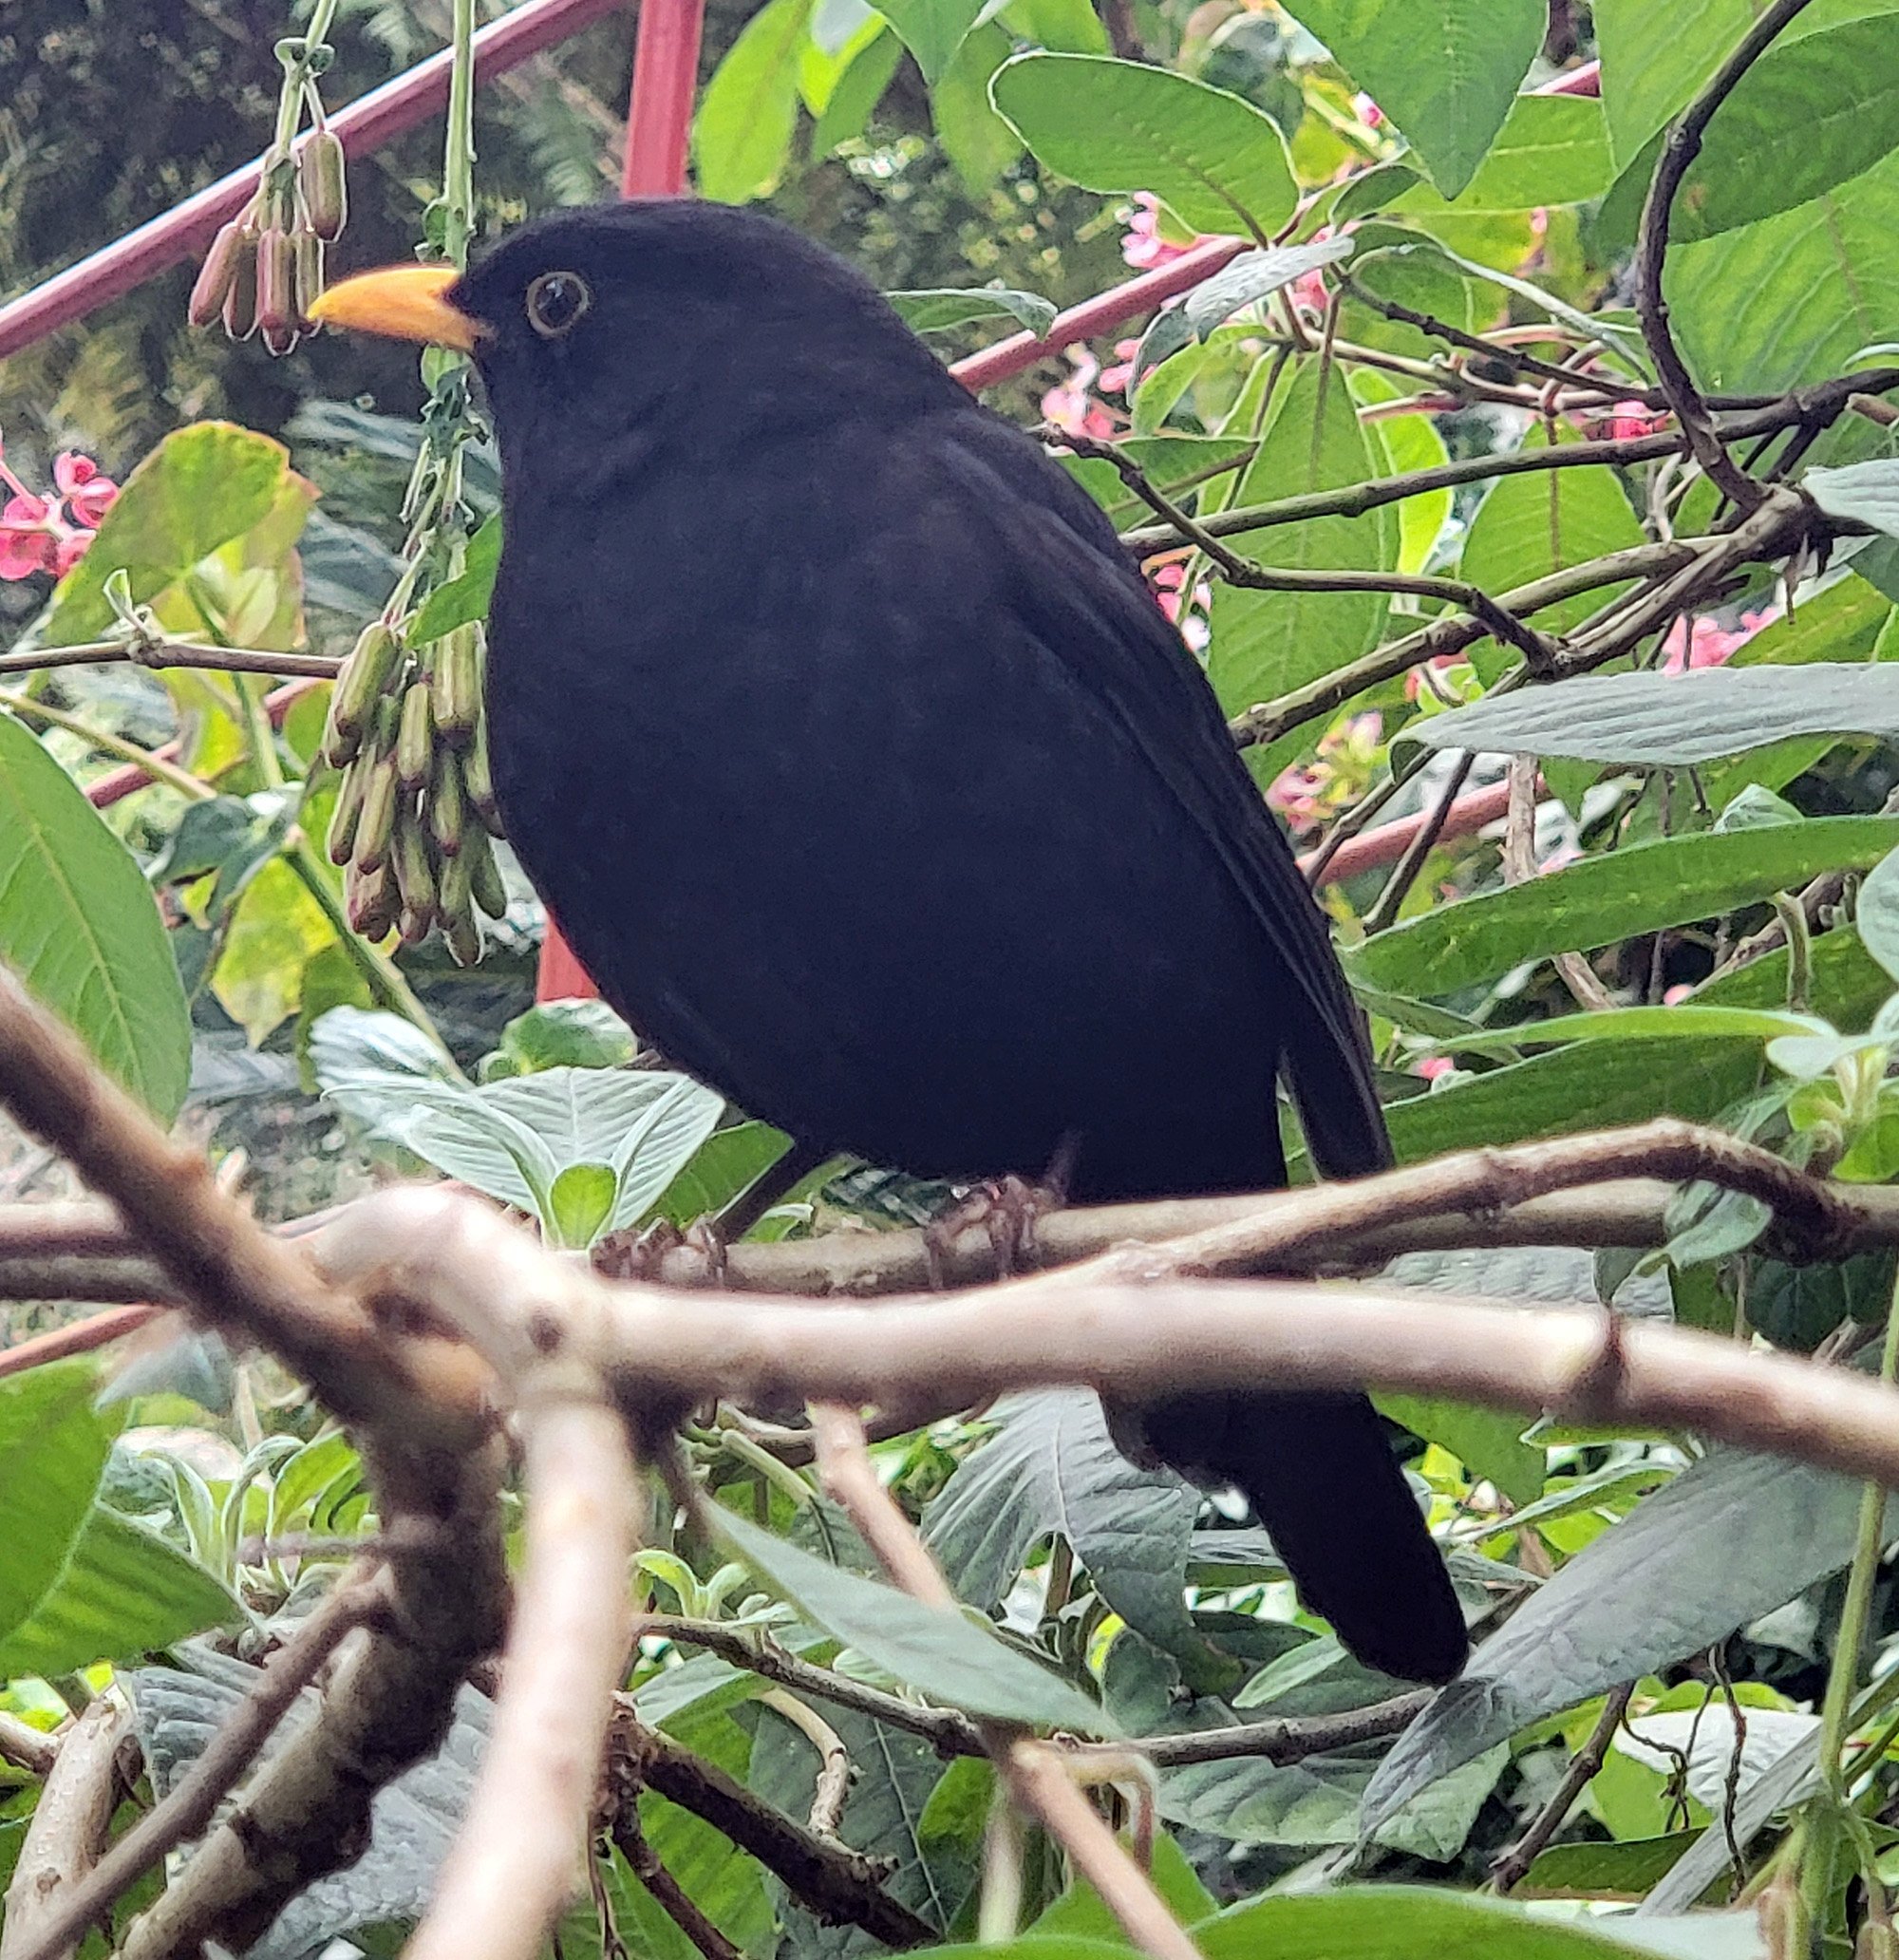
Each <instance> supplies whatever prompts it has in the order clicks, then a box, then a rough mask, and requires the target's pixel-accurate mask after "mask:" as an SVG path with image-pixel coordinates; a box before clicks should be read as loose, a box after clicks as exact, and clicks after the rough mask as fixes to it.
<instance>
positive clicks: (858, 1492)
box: [811, 1403, 1197, 1960]
mask: <svg viewBox="0 0 1899 1960" xmlns="http://www.w3.org/2000/svg"><path fill="white" fill-rule="evenodd" d="M811 1423H812V1428H813V1429H814V1431H815V1432H816V1435H817V1442H818V1473H819V1475H820V1476H821V1477H822V1478H823V1479H824V1484H825V1488H826V1489H827V1490H829V1492H830V1493H831V1495H832V1497H833V1498H836V1499H837V1502H838V1503H839V1504H841V1505H842V1506H843V1507H844V1509H845V1511H846V1512H847V1513H848V1514H849V1515H850V1518H851V1521H852V1523H854V1524H855V1526H856V1527H857V1530H858V1531H859V1533H861V1534H862V1536H863V1538H864V1542H865V1543H866V1544H868V1545H869V1546H870V1548H871V1549H872V1551H873V1552H874V1553H875V1554H876V1555H877V1560H878V1563H879V1564H881V1565H882V1566H883V1568H884V1570H885V1571H886V1572H887V1573H888V1574H890V1576H891V1577H892V1579H893V1580H894V1581H895V1583H896V1584H897V1585H898V1586H900V1587H901V1588H902V1589H903V1591H904V1592H906V1593H910V1594H911V1595H912V1598H916V1599H921V1600H925V1601H927V1602H928V1603H929V1604H931V1605H932V1606H937V1607H940V1608H942V1610H943V1611H945V1612H951V1613H953V1612H955V1611H958V1608H957V1605H956V1596H955V1594H954V1593H951V1592H950V1590H949V1583H948V1581H946V1580H945V1578H944V1576H943V1574H942V1573H941V1572H939V1571H938V1570H937V1567H936V1561H935V1560H934V1559H932V1558H931V1555H930V1553H929V1551H928V1550H927V1548H926V1547H925V1545H924V1542H923V1540H922V1539H921V1538H920V1537H919V1536H917V1534H916V1530H915V1527H914V1526H912V1523H911V1522H910V1520H909V1519H908V1518H907V1517H905V1516H904V1515H903V1513H902V1512H901V1511H900V1510H899V1509H898V1508H897V1504H896V1500H895V1498H893V1497H892V1496H891V1494H890V1493H889V1492H888V1491H887V1490H886V1489H885V1488H884V1487H883V1485H882V1484H881V1483H880V1482H879V1481H878V1480H877V1473H876V1468H875V1466H874V1464H873V1463H872V1461H871V1453H870V1448H869V1445H868V1444H867V1442H865V1439H864V1427H863V1423H862V1422H861V1421H860V1420H859V1418H858V1416H857V1413H856V1411H855V1409H854V1408H851V1407H849V1406H847V1405H845V1404H841V1403H815V1404H813V1405H812V1410H811ZM977 1727H978V1729H979V1730H980V1731H981V1733H982V1737H983V1743H984V1746H985V1748H986V1749H987V1752H988V1754H989V1757H990V1759H991V1760H992V1761H993V1762H994V1763H995V1765H996V1771H997V1774H998V1775H999V1776H1000V1777H1001V1778H1002V1780H1003V1781H1004V1782H1005V1783H1006V1785H1007V1787H1008V1790H1009V1794H1010V1795H1011V1796H1012V1797H1013V1798H1014V1799H1015V1800H1016V1801H1017V1803H1019V1804H1020V1805H1021V1806H1022V1807H1023V1809H1025V1811H1027V1812H1029V1813H1030V1815H1032V1816H1034V1817H1035V1818H1037V1819H1040V1820H1041V1822H1042V1823H1043V1825H1044V1827H1045V1828H1046V1829H1047V1831H1048V1833H1049V1835H1050V1836H1051V1837H1053V1838H1055V1839H1056V1841H1057V1842H1058V1843H1060V1844H1061V1845H1062V1848H1063V1849H1064V1850H1065V1851H1066V1852H1067V1854H1068V1856H1069V1857H1070V1858H1071V1859H1072V1860H1073V1861H1074V1864H1075V1868H1076V1870H1077V1871H1078V1872H1080V1873H1081V1875H1083V1876H1084V1877H1086V1878H1087V1879H1088V1881H1089V1882H1090V1883H1091V1884H1092V1885H1093V1886H1094V1888H1095V1890H1096V1891H1097V1892H1098V1893H1099V1894H1100V1897H1101V1901H1102V1903H1103V1904H1104V1905H1106V1906H1107V1908H1108V1909H1109V1911H1110V1912H1112V1913H1114V1915H1115V1917H1116V1918H1117V1919H1119V1921H1120V1924H1121V1930H1122V1931H1123V1932H1125V1933H1126V1934H1127V1936H1128V1938H1129V1939H1130V1940H1131V1941H1133V1942H1134V1944H1135V1945H1136V1946H1138V1947H1139V1948H1140V1949H1141V1951H1143V1952H1146V1953H1149V1954H1151V1955H1153V1956H1154V1960H1197V1950H1196V1949H1195V1947H1194V1942H1193V1941H1192V1940H1191V1939H1189V1938H1188V1937H1187V1935H1186V1933H1185V1932H1183V1931H1182V1930H1181V1928H1180V1927H1179V1925H1178V1924H1177V1923H1176V1922H1175V1918H1174V1915H1173V1913H1170V1912H1169V1911H1168V1910H1167V1907H1166V1904H1165V1902H1164V1901H1163V1900H1162V1898H1161V1896H1160V1894H1158V1893H1157V1892H1156V1890H1155V1889H1154V1884H1153V1881H1152V1880H1151V1879H1150V1878H1149V1877H1148V1875H1146V1873H1144V1872H1143V1871H1142V1870H1141V1869H1140V1867H1139V1866H1138V1865H1137V1864H1136V1863H1135V1861H1134V1860H1133V1859H1132V1858H1131V1857H1129V1856H1128V1855H1127V1853H1126V1852H1125V1851H1123V1850H1122V1849H1121V1847H1120V1845H1119V1842H1118V1841H1117V1840H1116V1838H1115V1834H1114V1833H1113V1832H1112V1831H1111V1830H1110V1829H1109V1828H1108V1826H1107V1824H1106V1823H1105V1822H1104V1821H1103V1820H1102V1819H1101V1817H1100V1813H1099V1812H1098V1811H1097V1810H1096V1809H1095V1807H1094V1806H1093V1805H1092V1804H1091V1803H1090V1802H1089V1801H1088V1800H1087V1799H1086V1798H1085V1797H1084V1796H1083V1795H1082V1794H1081V1790H1080V1789H1079V1788H1078V1787H1077V1785H1076V1783H1075V1781H1074V1778H1073V1777H1072V1776H1071V1775H1070V1774H1069V1771H1068V1769H1067V1767H1066V1765H1065V1764H1064V1763H1063V1762H1062V1757H1061V1754H1060V1752H1059V1751H1057V1750H1056V1749H1054V1748H1052V1747H1051V1746H1050V1745H1049V1744H1048V1743H1038V1742H1036V1741H1034V1740H1033V1739H1032V1738H1030V1737H1028V1736H1025V1735H1024V1734H1023V1733H1022V1732H1021V1731H1020V1730H1019V1729H1015V1728H1012V1727H1010V1726H1009V1725H1007V1724H1002V1723H996V1722H979V1723H978V1724H977Z"/></svg>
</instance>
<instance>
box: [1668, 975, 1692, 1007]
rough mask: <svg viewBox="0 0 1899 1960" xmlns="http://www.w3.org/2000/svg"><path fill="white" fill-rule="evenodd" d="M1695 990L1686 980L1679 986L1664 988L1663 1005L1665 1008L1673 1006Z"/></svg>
mask: <svg viewBox="0 0 1899 1960" xmlns="http://www.w3.org/2000/svg"><path fill="white" fill-rule="evenodd" d="M1694 990H1695V989H1693V988H1692V987H1691V986H1689V984H1688V983H1687V982H1686V981H1685V980H1683V981H1682V982H1681V983H1680V984H1679V985H1677V986H1674V987H1669V988H1664V989H1663V993H1662V1005H1663V1006H1664V1008H1672V1007H1674V1006H1675V1005H1676V1004H1677V1003H1678V1002H1680V1001H1684V1000H1686V999H1687V997H1688V996H1689V995H1690V994H1691V993H1693V992H1694Z"/></svg>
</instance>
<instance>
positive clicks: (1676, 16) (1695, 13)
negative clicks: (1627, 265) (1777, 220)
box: [1594, 0, 1894, 174]
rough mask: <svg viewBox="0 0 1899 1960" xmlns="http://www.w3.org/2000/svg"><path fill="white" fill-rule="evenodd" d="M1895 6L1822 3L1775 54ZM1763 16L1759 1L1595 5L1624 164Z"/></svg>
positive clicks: (1866, 1)
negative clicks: (1824, 30) (1825, 30)
mask: <svg viewBox="0 0 1899 1960" xmlns="http://www.w3.org/2000/svg"><path fill="white" fill-rule="evenodd" d="M1893 4H1894V0H1816V4H1814V6H1811V7H1809V8H1808V9H1806V10H1805V11H1804V12H1803V13H1801V14H1800V15H1799V16H1798V17H1797V18H1796V19H1795V20H1794V21H1793V22H1792V23H1791V24H1790V25H1789V26H1788V28H1786V29H1785V30H1784V31H1783V33H1782V34H1781V37H1780V40H1779V43H1778V44H1777V47H1776V48H1775V49H1774V50H1773V55H1777V54H1779V53H1782V52H1784V51H1785V50H1786V49H1787V48H1788V47H1790V46H1791V45H1792V44H1793V43H1794V42H1796V40H1797V39H1798V38H1800V37H1801V36H1804V35H1807V34H1812V33H1814V32H1817V31H1818V30H1820V29H1821V28H1828V27H1832V26H1835V25H1837V24H1838V23H1839V22H1841V21H1846V20H1854V19H1857V18H1858V17H1860V16H1861V15H1865V14H1876V13H1889V12H1891V11H1892V10H1893ZM1758 12H1759V9H1758V7H1756V6H1755V5H1754V4H1753V0H1669V5H1668V6H1666V7H1658V6H1656V5H1655V4H1654V0H1596V6H1595V9H1594V14H1595V28H1596V40H1597V46H1598V49H1599V51H1600V53H1601V55H1602V67H1603V77H1602V92H1603V105H1604V107H1605V108H1606V109H1607V110H1608V125H1609V136H1610V139H1611V141H1613V142H1614V144H1615V157H1616V162H1617V163H1618V164H1619V165H1620V166H1622V167H1623V168H1625V169H1626V167H1627V166H1628V165H1629V164H1631V163H1632V162H1634V160H1635V159H1636V158H1637V156H1639V155H1640V153H1641V152H1642V151H1643V149H1644V148H1645V147H1646V145H1647V143H1648V141H1649V140H1650V138H1652V137H1654V136H1656V135H1657V134H1659V133H1660V131H1661V129H1662V127H1663V125H1664V123H1667V122H1668V121H1669V120H1670V118H1671V117H1673V116H1674V114H1675V112H1676V111H1677V110H1678V109H1682V108H1685V107H1686V106H1687V104H1688V101H1689V99H1690V98H1691V97H1692V96H1693V95H1695V93H1696V92H1697V91H1698V90H1699V89H1700V88H1701V86H1702V84H1703V83H1704V82H1706V81H1707V80H1708V79H1709V78H1710V77H1711V76H1712V75H1713V74H1714V71H1715V69H1716V68H1717V67H1719V66H1720V63H1721V61H1722V59H1723V57H1724V56H1725V55H1726V54H1727V53H1728V52H1729V50H1730V49H1731V48H1733V47H1734V46H1735V45H1736V43H1737V42H1739V39H1740V37H1741V36H1742V35H1743V34H1744V33H1746V32H1747V30H1748V28H1751V27H1752V26H1753V25H1754V22H1755V18H1756V16H1757V14H1758ZM1773 55H1770V56H1764V57H1763V58H1762V59H1763V60H1767V59H1771V58H1773ZM1838 79H1839V78H1837V77H1831V78H1829V79H1828V81H1827V84H1826V85H1825V86H1824V87H1823V88H1822V90H1821V92H1820V93H1819V94H1818V95H1816V96H1815V97H1814V98H1813V103H1814V106H1817V105H1818V104H1820V103H1822V102H1824V101H1826V100H1828V99H1829V98H1830V97H1831V96H1832V95H1833V91H1834V88H1835V87H1836V86H1837V85H1838ZM1729 106H1732V105H1731V104H1730V105H1729ZM1727 113H1728V109H1727V108H1726V107H1724V108H1722V109H1721V111H1720V114H1719V115H1717V116H1716V118H1715V122H1714V125H1713V126H1714V127H1716V128H1719V127H1720V120H1721V117H1722V116H1725V115H1726V114H1727ZM1796 140H1797V139H1796ZM1763 174H1765V173H1763Z"/></svg>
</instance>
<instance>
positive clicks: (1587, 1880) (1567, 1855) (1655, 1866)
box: [1516, 1831, 1701, 1899]
mask: <svg viewBox="0 0 1899 1960" xmlns="http://www.w3.org/2000/svg"><path fill="white" fill-rule="evenodd" d="M1700 1836H1701V1832H1699V1831H1672V1832H1670V1833H1669V1834H1668V1835H1667V1836H1666V1837H1665V1838H1626V1839H1625V1840H1624V1841H1623V1842H1621V1843H1619V1844H1617V1843H1610V1842H1608V1841H1606V1840H1605V1839H1602V1838H1594V1839H1591V1840H1590V1841H1589V1842H1587V1843H1583V1844H1552V1845H1551V1847H1550V1849H1549V1850H1548V1851H1545V1852H1540V1853H1539V1854H1538V1855H1537V1857H1536V1861H1535V1863H1534V1864H1532V1866H1531V1867H1530V1869H1529V1871H1527V1872H1526V1873H1525V1874H1524V1875H1523V1878H1522V1881H1521V1883H1519V1884H1518V1885H1517V1887H1516V1895H1517V1896H1518V1897H1519V1898H1558V1897H1562V1896H1564V1895H1565V1894H1568V1895H1570V1896H1577V1895H1580V1896H1582V1897H1585V1898H1627V1899H1638V1898H1640V1897H1641V1896H1642V1895H1643V1894H1644V1893H1645V1892H1646V1891H1647V1890H1648V1889H1649V1887H1650V1886H1652V1885H1654V1884H1656V1883H1658V1882H1659V1881H1660V1880H1661V1879H1662V1878H1663V1877H1664V1876H1665V1875H1666V1874H1667V1873H1668V1872H1669V1871H1670V1870H1671V1869H1672V1868H1673V1866H1674V1864H1675V1861H1676V1860H1677V1859H1678V1858H1679V1857H1680V1856H1682V1854H1683V1852H1684V1851H1686V1850H1687V1848H1688V1847H1689V1846H1690V1845H1691V1844H1693V1843H1694V1841H1695V1839H1696V1838H1699V1837H1700Z"/></svg>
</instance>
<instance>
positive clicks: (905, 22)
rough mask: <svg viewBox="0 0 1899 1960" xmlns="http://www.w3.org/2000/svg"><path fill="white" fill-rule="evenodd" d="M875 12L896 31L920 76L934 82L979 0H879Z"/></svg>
mask: <svg viewBox="0 0 1899 1960" xmlns="http://www.w3.org/2000/svg"><path fill="white" fill-rule="evenodd" d="M877 11H878V12H879V13H880V14H882V15H883V17H884V18H885V19H886V20H887V21H889V22H890V24H891V26H892V27H893V28H895V29H896V30H897V34H898V36H899V37H900V38H901V40H902V42H903V45H904V46H905V47H907V48H909V49H910V51H911V53H912V55H913V56H914V57H915V58H916V66H918V67H919V68H921V69H922V70H923V79H924V80H925V81H926V82H929V83H932V84H933V83H934V82H935V80H936V78H937V77H938V76H939V75H940V74H942V72H943V71H944V69H945V68H947V67H948V66H949V64H950V61H951V60H952V59H953V58H954V56H955V53H956V50H957V49H958V48H959V47H962V45H963V37H964V36H965V35H966V34H968V31H969V30H970V28H973V27H974V26H975V25H976V22H977V19H978V18H979V17H980V15H981V14H982V11H983V4H982V0H879V4H878V7H877Z"/></svg>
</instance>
